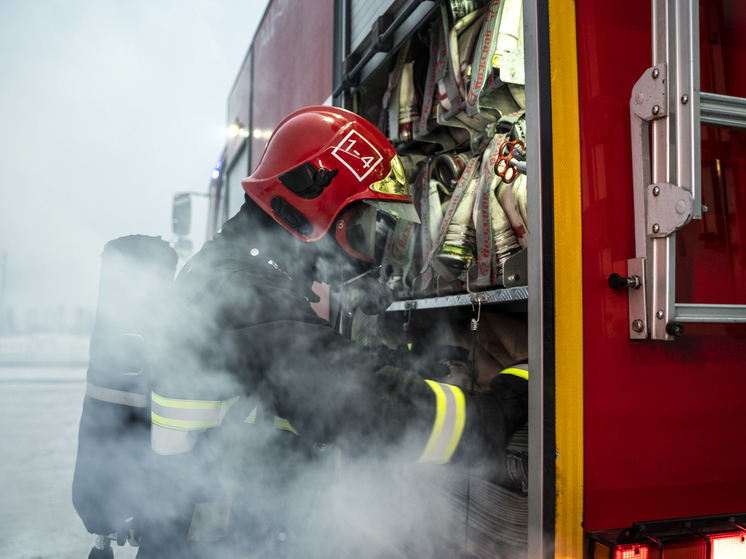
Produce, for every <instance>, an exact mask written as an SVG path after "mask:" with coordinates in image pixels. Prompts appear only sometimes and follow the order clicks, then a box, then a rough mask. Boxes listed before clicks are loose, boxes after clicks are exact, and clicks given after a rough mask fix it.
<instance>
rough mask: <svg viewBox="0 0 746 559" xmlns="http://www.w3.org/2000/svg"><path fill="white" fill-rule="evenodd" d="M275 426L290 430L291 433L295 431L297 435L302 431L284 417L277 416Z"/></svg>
mask: <svg viewBox="0 0 746 559" xmlns="http://www.w3.org/2000/svg"><path fill="white" fill-rule="evenodd" d="M274 427H275V429H283V430H284V431H290V432H291V433H295V434H296V435H298V436H300V433H298V431H296V430H295V429H293V426H292V425H290V422H289V421H288V420H287V419H284V418H282V417H279V416H275V423H274Z"/></svg>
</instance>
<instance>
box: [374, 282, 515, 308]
mask: <svg viewBox="0 0 746 559" xmlns="http://www.w3.org/2000/svg"><path fill="white" fill-rule="evenodd" d="M479 300H481V302H482V304H483V305H491V304H495V303H515V302H520V301H527V300H528V287H509V288H506V289H493V290H492V291H480V292H477V293H461V294H459V295H445V296H443V297H430V298H428V299H411V300H407V301H396V302H394V303H392V304H391V306H390V307H389V308H387V309H386V312H393V311H405V310H424V309H439V308H444V307H466V306H471V305H472V303H476V302H477V301H479Z"/></svg>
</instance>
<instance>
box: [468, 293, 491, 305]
mask: <svg viewBox="0 0 746 559" xmlns="http://www.w3.org/2000/svg"><path fill="white" fill-rule="evenodd" d="M469 299H470V300H471V302H472V303H486V302H487V301H489V293H487V292H485V291H481V292H478V293H470V294H469Z"/></svg>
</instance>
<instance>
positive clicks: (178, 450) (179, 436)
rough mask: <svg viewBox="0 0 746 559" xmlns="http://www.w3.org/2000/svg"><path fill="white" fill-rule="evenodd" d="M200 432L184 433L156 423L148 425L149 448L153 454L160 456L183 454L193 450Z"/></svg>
mask: <svg viewBox="0 0 746 559" xmlns="http://www.w3.org/2000/svg"><path fill="white" fill-rule="evenodd" d="M200 433H201V431H184V430H181V429H170V428H169V427H161V426H160V425H157V424H156V423H151V425H150V446H151V448H152V449H153V452H155V453H156V454H160V455H161V456H171V455H174V454H183V453H185V452H189V451H190V450H192V449H193V448H194V445H195V443H196V442H197V437H198V436H199V434H200Z"/></svg>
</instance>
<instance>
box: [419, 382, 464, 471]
mask: <svg viewBox="0 0 746 559" xmlns="http://www.w3.org/2000/svg"><path fill="white" fill-rule="evenodd" d="M425 382H426V383H427V384H428V386H429V387H430V388H432V390H433V392H435V400H436V410H435V423H434V425H433V430H432V432H431V433H430V439H429V440H428V441H427V446H425V450H424V451H423V453H422V456H420V459H419V461H420V462H432V463H436V464H445V463H446V462H448V461H449V460H450V459H451V456H453V453H454V451H455V450H456V447H457V446H458V443H459V441H460V440H461V435H462V433H463V432H464V423H465V421H466V400H465V398H464V393H463V392H462V391H461V389H460V388H458V387H456V386H453V385H450V384H441V383H439V382H433V381H431V380H426V381H425Z"/></svg>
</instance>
